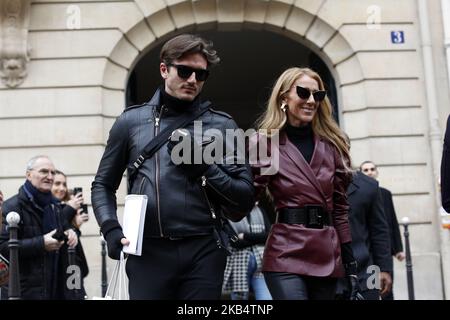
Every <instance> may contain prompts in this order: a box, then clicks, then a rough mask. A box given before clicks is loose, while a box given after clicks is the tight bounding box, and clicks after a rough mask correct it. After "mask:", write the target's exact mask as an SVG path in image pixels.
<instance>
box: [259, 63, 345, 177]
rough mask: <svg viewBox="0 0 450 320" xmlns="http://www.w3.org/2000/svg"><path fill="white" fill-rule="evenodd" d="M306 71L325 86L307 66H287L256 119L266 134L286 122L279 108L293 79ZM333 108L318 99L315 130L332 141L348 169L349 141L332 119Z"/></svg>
mask: <svg viewBox="0 0 450 320" xmlns="http://www.w3.org/2000/svg"><path fill="white" fill-rule="evenodd" d="M304 75H307V76H309V77H311V78H313V79H314V80H316V81H317V83H318V85H319V90H325V87H324V85H323V81H322V79H321V78H320V76H319V74H318V73H316V72H315V71H313V70H311V69H309V68H297V67H294V68H289V69H287V70H286V71H284V72H283V74H282V75H281V76H280V77H279V78H278V79H277V81H276V83H275V85H274V87H273V89H272V94H271V95H270V98H269V101H268V104H267V109H266V111H265V112H264V113H263V114H262V115H261V117H260V118H259V120H258V121H257V127H258V129H266V130H267V131H268V134H269V135H273V134H275V133H276V131H277V130H281V129H282V128H283V127H284V126H285V125H286V122H287V115H286V113H285V112H284V111H283V110H282V109H281V105H282V103H283V99H284V98H285V96H286V94H287V93H288V92H289V90H290V89H291V88H292V86H293V85H294V83H295V82H296V81H297V80H298V79H299V78H300V77H302V76H304ZM332 114H333V111H332V108H331V103H330V100H329V99H328V97H325V99H324V100H323V101H322V102H320V105H319V107H318V109H317V113H316V115H315V117H314V119H313V121H312V130H313V132H314V134H316V135H318V136H320V137H322V138H324V139H325V140H327V141H329V142H330V143H331V144H333V145H334V146H335V147H336V149H337V151H338V152H339V154H340V156H341V158H342V159H343V164H344V167H345V169H346V170H347V171H351V169H350V163H351V161H350V142H349V141H348V138H347V135H346V134H345V133H344V132H343V131H342V130H341V129H340V128H339V126H338V124H337V123H336V121H335V120H334V119H333V115H332Z"/></svg>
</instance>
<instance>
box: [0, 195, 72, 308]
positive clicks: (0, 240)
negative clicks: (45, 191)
mask: <svg viewBox="0 0 450 320" xmlns="http://www.w3.org/2000/svg"><path fill="white" fill-rule="evenodd" d="M53 209H54V212H55V216H56V218H57V223H58V225H60V226H62V224H61V221H60V216H61V207H60V206H59V205H54V207H53ZM11 211H16V212H17V213H19V215H20V222H19V231H18V239H19V241H20V250H19V272H20V286H21V297H22V299H26V300H28V299H31V300H41V299H52V298H57V299H64V293H63V292H64V291H66V290H65V288H66V286H65V284H66V282H64V281H62V279H61V278H62V277H63V276H65V275H66V273H65V270H66V269H67V265H64V264H63V261H62V260H61V259H59V258H57V260H58V262H59V266H58V270H59V271H58V273H57V274H55V273H53V272H52V271H51V270H52V269H53V266H52V265H51V260H50V259H49V258H48V253H47V251H46V250H45V245H44V233H43V231H42V209H40V208H39V207H38V206H37V205H36V204H35V203H34V202H33V201H31V200H30V199H29V198H28V196H27V194H26V192H25V190H24V189H23V187H20V189H19V193H18V194H17V195H15V196H14V197H12V198H10V199H8V200H6V201H5V203H4V204H3V225H2V228H1V233H0V253H1V254H2V255H3V256H5V257H6V258H9V249H8V240H9V234H8V231H7V228H6V225H7V222H6V215H7V214H8V213H9V212H11ZM56 254H57V255H60V256H61V255H67V246H66V245H63V246H62V247H61V248H60V249H59V250H58V251H56ZM66 260H67V259H66ZM48 277H53V278H54V283H58V287H57V288H53V289H51V288H49V287H48V286H47V282H48ZM58 279H59V280H58ZM52 291H53V295H52V294H51V292H52ZM7 296H8V289H7V287H6V286H5V287H4V288H3V289H2V299H7Z"/></svg>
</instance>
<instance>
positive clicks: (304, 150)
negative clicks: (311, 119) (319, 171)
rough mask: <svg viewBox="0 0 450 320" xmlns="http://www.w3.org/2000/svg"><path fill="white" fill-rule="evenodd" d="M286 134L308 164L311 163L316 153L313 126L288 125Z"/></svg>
mask: <svg viewBox="0 0 450 320" xmlns="http://www.w3.org/2000/svg"><path fill="white" fill-rule="evenodd" d="M286 134H287V136H288V138H289V141H291V142H292V143H293V144H294V145H295V146H296V147H297V148H298V150H300V152H301V154H302V155H303V158H305V160H306V162H308V163H310V162H311V158H312V155H313V152H314V134H313V130H312V126H311V124H310V123H309V124H307V125H306V126H302V127H294V126H291V125H290V124H287V125H286Z"/></svg>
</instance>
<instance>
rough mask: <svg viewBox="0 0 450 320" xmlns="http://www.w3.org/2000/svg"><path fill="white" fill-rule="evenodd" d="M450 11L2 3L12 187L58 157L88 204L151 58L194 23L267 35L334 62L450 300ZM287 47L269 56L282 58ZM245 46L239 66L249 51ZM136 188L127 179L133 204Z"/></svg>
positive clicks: (234, 3)
mask: <svg viewBox="0 0 450 320" xmlns="http://www.w3.org/2000/svg"><path fill="white" fill-rule="evenodd" d="M448 20H450V4H449V1H448V0H442V1H439V0H431V1H425V0H395V1H392V0H95V1H93V0H1V1H0V76H1V81H0V137H1V138H0V154H1V156H0V189H1V190H2V191H3V192H4V194H5V195H6V197H7V198H8V197H10V196H12V195H14V194H15V193H16V192H17V189H18V187H19V186H20V185H21V184H22V183H23V180H24V173H25V165H26V162H27V160H28V159H29V158H31V157H32V156H33V155H36V154H47V155H49V156H50V157H51V158H52V159H53V160H54V162H55V164H56V166H57V167H58V168H59V169H61V170H62V171H64V172H65V173H67V174H68V176H69V184H70V186H72V187H74V186H81V187H83V189H84V193H85V198H86V199H90V193H89V192H90V184H91V182H92V180H93V177H94V175H95V172H96V170H97V166H98V163H99V160H100V157H101V155H102V153H103V150H104V146H105V142H106V139H107V137H108V131H109V129H110V128H111V125H112V123H113V122H114V120H115V118H116V117H117V116H118V115H119V114H120V113H121V112H122V110H123V108H124V106H125V104H126V101H127V92H128V89H129V88H128V87H129V83H130V76H131V74H132V71H133V70H134V69H135V68H136V66H138V64H139V61H141V60H142V59H144V57H145V56H147V55H149V54H151V53H152V50H154V49H155V48H158V47H159V46H160V45H161V44H162V43H163V42H164V41H165V40H166V39H168V38H169V37H172V36H173V35H176V34H179V33H182V32H194V33H199V34H202V33H204V32H209V33H211V32H213V33H214V34H215V36H216V40H215V41H216V42H220V39H221V38H220V37H221V33H222V32H223V33H228V34H230V33H231V34H233V37H235V39H239V35H240V34H241V33H242V34H243V33H244V32H247V31H251V32H256V33H258V32H261V33H262V32H266V33H270V34H271V36H272V37H278V38H280V39H289V41H291V42H292V43H295V44H297V45H299V46H302V47H303V48H305V50H309V51H311V52H313V53H314V54H315V55H316V56H317V57H319V58H320V60H321V61H322V62H323V64H324V65H325V66H326V67H327V68H328V70H329V72H330V74H331V76H332V78H333V79H334V84H335V87H336V104H337V105H338V111H339V114H338V117H339V121H340V124H341V126H342V127H343V129H344V130H345V131H346V132H347V133H348V135H349V137H350V139H351V141H352V156H353V161H354V164H355V165H358V164H359V163H360V162H362V161H364V160H367V159H371V160H373V161H374V162H376V163H377V164H378V165H379V166H380V174H381V175H380V181H381V185H382V186H384V187H386V188H388V189H390V190H391V191H392V192H393V194H394V202H395V206H396V209H397V214H398V218H399V220H401V219H402V217H406V216H407V217H409V219H410V220H411V221H412V222H413V225H412V226H411V227H410V234H411V248H412V254H413V267H414V280H415V289H416V298H418V299H444V298H447V297H450V273H449V272H450V271H449V270H450V267H449V264H450V257H449V254H450V253H449V250H450V247H449V245H450V237H449V234H448V232H449V231H448V230H443V229H442V228H441V220H440V219H441V218H440V216H439V207H440V202H439V201H440V200H439V196H438V191H439V190H438V176H439V164H440V155H441V149H442V133H443V132H442V131H443V128H444V125H445V121H446V118H447V116H448V114H449V111H450V107H449V106H450V101H449V100H450V94H449V91H450V90H449V77H448V75H449V73H448V69H449V64H448V63H447V61H450V57H449V56H448V54H447V53H448V52H449V51H450V49H449V48H450V40H449V39H450V27H449V25H450V22H449V21H448ZM262 41H263V40H262ZM286 50H289V48H288V47H285V48H267V52H264V51H263V52H258V54H257V55H261V56H263V55H264V54H269V53H270V54H273V55H274V56H273V60H274V61H276V59H277V52H280V51H286ZM233 52H235V57H234V59H236V61H239V47H236V48H235V51H233ZM446 52H447V53H446ZM446 54H447V55H446ZM254 59H257V58H256V57H255V58H254ZM446 59H448V60H446ZM233 61H234V60H233ZM279 71H280V72H281V69H280V70H279ZM262 72H263V71H262ZM252 74H253V77H255V78H256V77H258V72H255V71H254V70H253V71H252ZM158 76H159V75H158V74H155V77H156V78H157V77H158ZM218 81H219V83H220V79H219V80H218ZM227 85H228V86H232V84H230V83H227ZM231 89H232V88H231ZM153 90H154V88H149V92H153ZM254 104H255V105H256V101H255V102H254ZM125 186H126V184H125V180H123V183H122V184H121V186H120V189H119V191H118V199H119V204H121V205H122V206H123V200H124V197H125V193H126V191H125ZM122 206H120V209H121V208H122ZM90 210H92V209H90ZM119 211H120V210H119ZM82 231H83V238H82V241H83V245H84V248H85V250H86V251H87V256H88V260H89V261H88V262H89V265H90V269H91V273H90V275H89V277H88V280H87V290H88V294H89V295H99V294H100V264H101V263H100V261H101V260H100V239H99V229H98V226H97V224H96V222H95V219H94V218H93V215H91V220H90V222H89V223H88V224H87V225H85V226H83V229H82ZM395 274H396V278H395V295H396V296H397V298H399V299H406V298H407V287H406V274H405V267H404V264H402V263H398V262H396V263H395Z"/></svg>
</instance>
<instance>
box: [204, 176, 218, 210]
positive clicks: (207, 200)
mask: <svg viewBox="0 0 450 320" xmlns="http://www.w3.org/2000/svg"><path fill="white" fill-rule="evenodd" d="M202 191H203V195H204V196H205V199H206V202H207V203H208V207H209V211H210V212H211V217H212V218H213V219H216V212H215V210H214V208H213V206H212V205H211V202H210V201H209V198H208V194H207V193H206V177H205V176H202Z"/></svg>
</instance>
